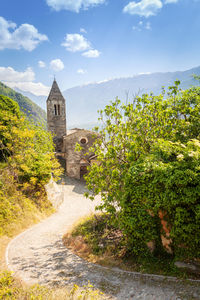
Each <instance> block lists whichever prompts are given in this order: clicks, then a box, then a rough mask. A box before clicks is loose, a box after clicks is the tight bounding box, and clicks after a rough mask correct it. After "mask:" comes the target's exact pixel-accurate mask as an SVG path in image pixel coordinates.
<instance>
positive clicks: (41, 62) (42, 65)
mask: <svg viewBox="0 0 200 300" xmlns="http://www.w3.org/2000/svg"><path fill="white" fill-rule="evenodd" d="M38 66H39V67H40V68H45V67H46V64H45V62H44V61H42V60H39V61H38Z"/></svg>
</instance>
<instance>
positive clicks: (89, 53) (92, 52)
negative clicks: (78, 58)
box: [82, 49, 101, 58]
mask: <svg viewBox="0 0 200 300" xmlns="http://www.w3.org/2000/svg"><path fill="white" fill-rule="evenodd" d="M100 54H101V52H99V51H98V50H94V49H91V50H89V51H87V52H84V53H82V56H85V57H89V58H96V57H99V56H100Z"/></svg>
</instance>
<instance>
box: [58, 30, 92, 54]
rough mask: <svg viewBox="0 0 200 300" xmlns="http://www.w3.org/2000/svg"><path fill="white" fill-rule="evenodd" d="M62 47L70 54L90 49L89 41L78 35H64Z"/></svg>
mask: <svg viewBox="0 0 200 300" xmlns="http://www.w3.org/2000/svg"><path fill="white" fill-rule="evenodd" d="M62 46H64V47H66V49H67V50H68V51H71V52H78V51H85V50H87V49H90V47H91V46H90V43H89V41H88V40H87V39H86V38H84V36H83V35H81V34H79V33H74V34H66V37H65V42H64V43H62Z"/></svg>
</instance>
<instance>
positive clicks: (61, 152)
mask: <svg viewBox="0 0 200 300" xmlns="http://www.w3.org/2000/svg"><path fill="white" fill-rule="evenodd" d="M46 103H47V127H48V130H49V131H51V132H52V134H53V140H54V144H55V151H56V156H57V157H58V159H59V160H60V162H61V164H62V166H63V167H64V169H65V170H66V174H67V175H68V176H69V177H74V178H77V179H81V178H82V177H83V175H84V174H86V173H87V166H89V165H90V164H91V163H92V162H94V159H95V157H94V153H88V150H89V148H90V147H91V146H92V145H93V143H94V141H95V139H96V138H97V136H96V135H95V133H94V132H92V131H89V130H85V129H79V128H74V129H72V130H67V124H66V103H65V99H64V97H63V95H62V93H61V92H60V89H59V87H58V84H57V82H56V80H55V79H54V81H53V84H52V87H51V91H50V93H49V96H48V98H47V102H46ZM77 143H79V144H80V145H81V147H82V150H81V152H77V151H75V147H76V144H77Z"/></svg>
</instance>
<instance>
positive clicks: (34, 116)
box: [0, 82, 46, 126]
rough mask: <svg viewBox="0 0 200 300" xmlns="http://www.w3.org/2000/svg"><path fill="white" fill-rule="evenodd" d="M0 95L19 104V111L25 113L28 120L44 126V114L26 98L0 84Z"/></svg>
mask: <svg viewBox="0 0 200 300" xmlns="http://www.w3.org/2000/svg"><path fill="white" fill-rule="evenodd" d="M0 95H4V96H7V97H9V98H11V99H12V100H14V101H16V102H17V103H18V104H19V107H20V110H21V111H22V112H24V113H25V115H26V116H27V117H28V119H29V120H33V121H34V123H36V124H39V123H41V124H43V125H45V126H46V112H45V111H44V110H43V109H42V108H41V107H40V106H38V105H37V104H35V103H34V102H33V101H31V100H30V99H29V98H28V97H25V96H23V95H22V94H21V93H18V92H16V91H15V90H13V89H11V88H9V87H8V86H6V85H5V84H3V83H2V82H0Z"/></svg>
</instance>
